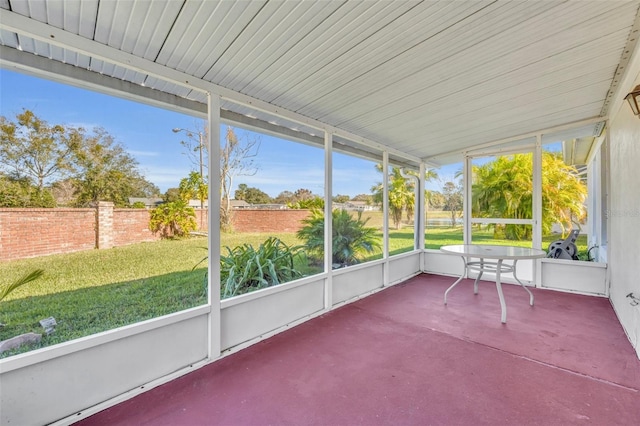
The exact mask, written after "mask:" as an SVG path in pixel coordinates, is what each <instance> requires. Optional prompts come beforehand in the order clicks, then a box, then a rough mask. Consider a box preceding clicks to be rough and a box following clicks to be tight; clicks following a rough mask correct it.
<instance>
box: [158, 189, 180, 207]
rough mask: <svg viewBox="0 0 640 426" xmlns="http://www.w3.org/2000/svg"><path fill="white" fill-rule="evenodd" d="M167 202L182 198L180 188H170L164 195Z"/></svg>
mask: <svg viewBox="0 0 640 426" xmlns="http://www.w3.org/2000/svg"><path fill="white" fill-rule="evenodd" d="M162 199H163V200H164V202H165V203H170V202H172V201H178V200H180V188H169V189H167V191H166V192H165V193H164V195H163V196H162Z"/></svg>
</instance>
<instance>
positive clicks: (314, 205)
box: [287, 197, 324, 210]
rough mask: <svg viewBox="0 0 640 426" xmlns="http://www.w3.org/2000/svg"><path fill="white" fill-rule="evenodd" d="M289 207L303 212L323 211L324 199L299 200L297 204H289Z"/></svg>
mask: <svg viewBox="0 0 640 426" xmlns="http://www.w3.org/2000/svg"><path fill="white" fill-rule="evenodd" d="M287 207H289V208H290V209H296V210H303V209H323V208H324V198H322V197H313V198H306V199H303V200H297V201H295V202H291V203H287Z"/></svg>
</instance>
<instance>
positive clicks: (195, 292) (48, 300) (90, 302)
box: [0, 227, 586, 357]
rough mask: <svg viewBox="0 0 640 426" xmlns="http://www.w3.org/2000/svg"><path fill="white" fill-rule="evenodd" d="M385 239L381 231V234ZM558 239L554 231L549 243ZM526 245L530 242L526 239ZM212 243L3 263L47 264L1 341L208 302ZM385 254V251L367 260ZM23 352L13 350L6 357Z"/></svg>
mask: <svg viewBox="0 0 640 426" xmlns="http://www.w3.org/2000/svg"><path fill="white" fill-rule="evenodd" d="M268 237H269V234H233V233H231V234H223V235H222V237H221V240H222V246H223V247H224V246H229V247H235V246H237V245H241V244H244V243H248V244H253V245H254V246H257V245H259V244H260V243H261V242H263V241H264V240H266V239H267V238H268ZM278 237H279V238H280V239H281V240H282V241H284V242H285V243H286V244H288V245H298V244H300V241H299V240H298V239H297V238H296V236H295V234H292V233H287V234H280V235H278ZM380 238H381V239H382V234H380ZM556 239H558V237H557V236H550V237H548V238H546V239H545V241H546V243H545V244H543V247H544V248H546V247H547V246H548V243H549V242H551V241H554V240H556ZM413 240H414V236H413V229H412V228H411V227H405V228H403V229H401V230H398V231H395V230H394V231H391V232H390V238H389V248H390V253H391V254H392V255H394V254H398V253H402V252H406V251H410V250H412V249H413ZM426 241H427V248H433V249H437V248H439V247H440V246H441V245H445V244H460V243H461V242H462V228H453V229H452V228H434V229H429V230H428V231H427V235H426ZM474 242H483V243H492V244H516V243H517V242H514V241H506V240H502V241H494V240H493V239H492V234H491V232H488V231H483V232H474ZM578 243H579V249H581V250H582V251H586V237H585V236H581V237H580V239H579V241H578ZM521 245H527V243H526V242H522V244H521ZM206 246H207V240H206V239H205V238H191V239H186V240H163V241H158V242H151V243H140V244H134V245H130V246H126V247H117V248H113V249H109V250H90V251H84V252H78V253H70V254H62V255H52V256H45V257H38V258H34V259H23V260H17V261H12V262H3V263H0V284H3V285H4V284H7V283H9V282H12V281H14V280H15V279H17V278H19V277H20V276H22V275H23V274H24V273H25V272H27V271H31V270H33V269H38V268H40V269H44V271H45V275H44V276H43V277H42V278H40V279H39V280H37V281H34V282H32V283H29V284H27V285H26V286H24V287H22V288H19V289H18V290H16V291H15V292H13V293H12V294H10V295H9V296H8V297H7V298H6V299H5V300H4V301H2V302H0V322H2V323H4V324H6V325H5V326H4V327H0V340H4V339H7V338H10V337H13V336H16V335H19V334H22V333H27V332H31V331H33V332H37V333H39V332H41V331H42V328H41V327H40V325H39V321H40V320H42V319H44V318H48V317H51V316H53V317H54V318H55V319H56V321H57V323H58V326H57V327H56V331H55V332H54V333H53V334H52V335H50V336H46V337H43V340H42V342H41V343H40V344H39V345H37V346H32V347H23V348H21V349H20V350H19V351H20V352H25V351H27V350H31V349H35V348H36V347H44V346H49V345H52V344H56V343H60V342H64V341H68V340H72V339H76V338H79V337H83V336H87V335H90V334H94V333H98V332H101V331H106V330H110V329H113V328H116V327H121V326H124V325H128V324H133V323H135V322H139V321H143V320H146V319H150V318H154V317H158V316H161V315H166V314H169V313H173V312H177V311H180V310H184V309H187V308H191V307H195V306H199V305H202V304H205V303H206V299H207V298H206V291H205V281H204V279H205V271H206V264H204V263H202V264H201V265H199V267H198V268H197V269H196V270H193V271H192V268H193V266H194V265H196V264H197V263H198V262H199V261H200V260H202V259H203V257H205V256H206ZM381 257H382V253H381V251H378V252H376V253H373V254H372V255H370V256H369V257H368V258H367V259H366V260H373V259H378V258H381ZM296 267H297V268H298V269H300V270H301V271H302V272H303V273H304V274H305V275H311V274H313V273H317V272H319V271H320V270H321V269H320V268H318V267H317V266H310V265H307V264H306V263H304V261H303V260H300V261H298V264H297V265H296ZM15 353H17V352H16V351H14V352H7V353H4V354H2V355H0V357H6V356H9V355H12V354H15Z"/></svg>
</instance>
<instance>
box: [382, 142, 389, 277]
mask: <svg viewBox="0 0 640 426" xmlns="http://www.w3.org/2000/svg"><path fill="white" fill-rule="evenodd" d="M382 228H383V231H382V258H383V259H385V262H384V265H383V266H382V270H383V271H384V272H383V274H384V276H383V278H382V283H383V285H384V286H387V285H389V153H388V152H387V151H384V152H383V153H382Z"/></svg>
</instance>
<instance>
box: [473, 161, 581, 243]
mask: <svg viewBox="0 0 640 426" xmlns="http://www.w3.org/2000/svg"><path fill="white" fill-rule="evenodd" d="M473 173H474V175H473V176H474V181H473V188H472V191H473V204H472V209H473V210H472V211H473V214H474V215H475V216H479V217H498V218H512V219H531V218H532V217H533V201H532V200H533V162H532V157H531V154H515V155H509V156H501V157H498V158H496V159H495V160H493V161H491V162H489V163H486V164H484V165H482V166H475V167H474V168H473ZM586 193H587V191H586V187H585V185H584V183H582V181H581V180H580V179H579V177H578V175H577V172H576V170H575V168H574V167H572V166H568V165H566V164H565V163H564V162H563V161H562V158H561V156H560V155H559V154H554V153H550V152H543V154H542V205H543V214H542V231H543V233H548V232H550V230H551V226H552V225H553V224H554V223H559V224H560V225H561V226H562V228H563V233H564V231H565V230H566V229H567V228H570V227H571V226H572V220H573V217H576V218H582V216H583V215H584V204H583V203H584V200H585V197H586ZM502 231H504V236H505V237H506V238H507V239H514V240H521V239H531V238H532V229H531V226H530V225H513V224H508V225H504V226H503V227H494V233H495V235H496V236H497V237H501V236H502V235H500V233H501V232H502Z"/></svg>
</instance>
